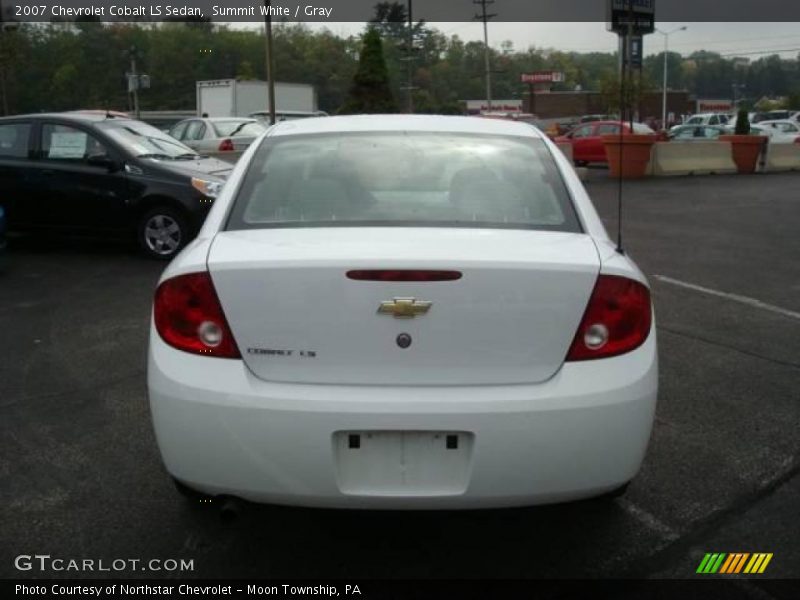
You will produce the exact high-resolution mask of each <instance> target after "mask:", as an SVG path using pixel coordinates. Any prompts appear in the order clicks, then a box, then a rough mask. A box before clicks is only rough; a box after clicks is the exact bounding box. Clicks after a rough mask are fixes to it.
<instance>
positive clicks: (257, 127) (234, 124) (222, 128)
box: [211, 119, 265, 137]
mask: <svg viewBox="0 0 800 600" xmlns="http://www.w3.org/2000/svg"><path fill="white" fill-rule="evenodd" d="M211 124H212V125H213V126H214V131H216V132H217V136H218V137H230V136H232V135H234V134H235V135H236V136H237V137H238V136H245V135H261V134H262V133H264V130H265V127H264V126H263V125H261V124H260V123H258V122H257V121H242V120H238V121H237V120H233V119H232V120H230V121H212V123H211Z"/></svg>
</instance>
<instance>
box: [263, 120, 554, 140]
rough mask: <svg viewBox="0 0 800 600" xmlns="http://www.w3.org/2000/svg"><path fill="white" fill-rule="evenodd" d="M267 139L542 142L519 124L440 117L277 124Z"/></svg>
mask: <svg viewBox="0 0 800 600" xmlns="http://www.w3.org/2000/svg"><path fill="white" fill-rule="evenodd" d="M269 131H270V133H269V135H270V136H284V135H304V134H314V133H350V132H353V133H355V132H377V131H384V132H385V131H418V132H441V133H474V134H494V135H513V136H522V137H532V138H542V137H543V134H542V133H541V132H540V131H538V130H537V129H536V128H534V127H531V126H530V125H529V124H527V123H525V122H522V121H512V120H507V119H480V118H476V117H455V116H442V115H353V116H338V117H317V118H313V117H312V118H308V119H300V120H295V121H281V122H280V123H278V124H276V125H274V126H273V127H271V128H270V130H269Z"/></svg>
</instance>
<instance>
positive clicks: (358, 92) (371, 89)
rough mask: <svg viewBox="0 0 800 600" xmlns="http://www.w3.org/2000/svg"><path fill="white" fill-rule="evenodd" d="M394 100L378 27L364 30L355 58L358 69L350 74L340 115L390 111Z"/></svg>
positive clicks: (394, 108)
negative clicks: (346, 93) (350, 78)
mask: <svg viewBox="0 0 800 600" xmlns="http://www.w3.org/2000/svg"><path fill="white" fill-rule="evenodd" d="M393 112H397V103H396V102H395V99H394V97H393V96H392V90H391V89H390V87H389V72H388V71H387V69H386V61H384V59H383V42H381V36H380V33H379V32H378V30H377V29H376V28H374V27H370V28H368V29H367V32H366V33H365V34H364V42H363V46H362V48H361V55H360V57H359V61H358V70H357V71H356V74H355V77H353V85H352V87H351V88H350V94H349V96H348V98H347V100H346V101H345V103H344V105H343V106H342V108H341V109H340V110H339V113H340V114H360V113H393Z"/></svg>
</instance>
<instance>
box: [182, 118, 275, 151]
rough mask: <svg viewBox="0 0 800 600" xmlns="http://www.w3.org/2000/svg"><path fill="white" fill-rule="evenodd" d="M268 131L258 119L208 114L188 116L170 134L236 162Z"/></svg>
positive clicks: (189, 144)
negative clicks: (204, 116)
mask: <svg viewBox="0 0 800 600" xmlns="http://www.w3.org/2000/svg"><path fill="white" fill-rule="evenodd" d="M264 131H266V127H265V126H264V125H263V124H262V123H261V122H260V121H258V120H256V119H245V118H241V117H211V118H209V117H206V118H192V119H184V120H183V121H180V122H178V123H176V124H175V125H173V126H172V128H170V130H169V134H170V135H171V136H172V137H174V138H175V139H176V140H179V141H181V142H183V143H184V144H186V145H187V146H189V148H191V149H192V150H194V151H195V152H198V153H200V154H203V155H205V156H213V157H215V158H219V159H221V160H225V161H228V162H236V161H237V160H239V157H240V156H241V155H242V154H243V153H244V151H245V150H247V148H248V147H249V146H250V144H252V143H253V141H254V140H255V139H256V138H257V137H258V136H260V135H261V134H262V133H264Z"/></svg>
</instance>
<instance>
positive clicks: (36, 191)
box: [0, 113, 231, 259]
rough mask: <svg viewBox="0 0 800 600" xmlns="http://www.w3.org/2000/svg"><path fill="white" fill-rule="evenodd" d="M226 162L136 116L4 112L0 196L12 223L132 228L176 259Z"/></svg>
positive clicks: (14, 226)
mask: <svg viewBox="0 0 800 600" xmlns="http://www.w3.org/2000/svg"><path fill="white" fill-rule="evenodd" d="M230 170H231V165H229V164H228V163H225V162H221V161H218V160H215V159H210V158H203V157H201V156H198V154H197V153H196V152H194V151H193V150H191V149H190V148H188V147H186V146H184V145H183V144H181V143H180V142H178V141H177V140H175V139H173V138H170V137H169V136H167V135H165V134H163V133H162V132H160V131H159V130H158V129H156V128H154V127H152V126H150V125H147V124H146V123H142V122H141V121H136V120H133V119H124V118H115V117H108V116H106V115H105V114H93V113H52V114H34V115H20V116H15V117H4V118H0V204H2V205H3V206H4V207H5V209H6V213H7V215H6V216H7V219H8V228H9V229H10V230H34V229H50V230H56V231H62V232H68V233H71V234H87V233H89V234H94V235H96V234H103V235H112V236H131V237H134V236H135V237H136V238H137V239H138V241H139V244H140V245H141V247H142V249H143V250H144V251H145V252H146V253H147V254H149V255H150V256H154V257H158V258H165V259H166V258H172V257H173V256H174V255H175V254H176V253H177V252H178V251H179V250H180V249H181V248H182V247H183V246H184V245H186V243H187V242H188V241H189V240H190V239H191V238H192V237H194V235H195V233H196V232H197V230H198V229H199V228H200V225H202V223H203V220H204V219H205V217H206V214H207V213H208V210H209V209H210V207H211V204H212V203H213V201H214V198H215V197H216V196H217V194H218V193H219V190H220V189H221V188H222V184H223V182H224V181H225V179H226V177H227V176H228V174H229V173H230Z"/></svg>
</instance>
